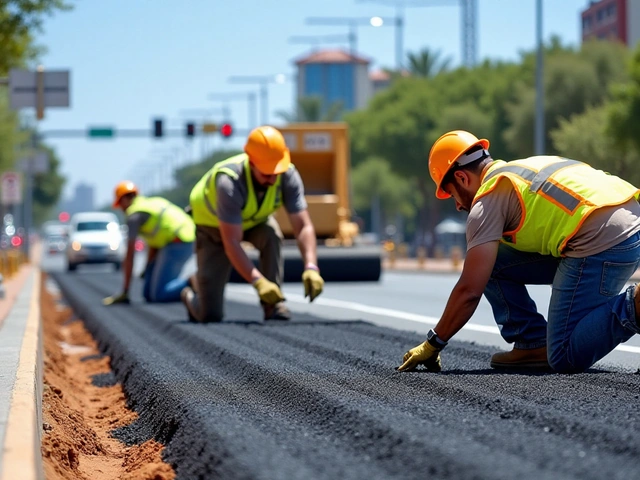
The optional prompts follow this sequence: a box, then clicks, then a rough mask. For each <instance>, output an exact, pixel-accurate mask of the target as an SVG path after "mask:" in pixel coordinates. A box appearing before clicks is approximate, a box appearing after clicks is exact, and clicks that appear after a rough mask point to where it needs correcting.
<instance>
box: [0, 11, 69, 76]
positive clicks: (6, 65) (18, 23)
mask: <svg viewBox="0 0 640 480" xmlns="http://www.w3.org/2000/svg"><path fill="white" fill-rule="evenodd" d="M69 8H71V7H70V6H69V4H67V3H66V2H65V1H64V0H2V1H0V38H1V39H2V41H0V75H6V74H7V73H8V72H9V70H10V69H11V68H14V67H22V66H24V65H25V64H26V62H28V61H31V60H34V59H36V57H37V56H38V55H39V54H41V53H42V51H43V49H42V48H41V47H37V46H36V45H35V44H34V41H33V39H34V33H37V32H39V31H40V30H41V28H42V22H43V18H44V17H45V16H48V15H52V14H53V13H55V12H56V11H59V10H68V9H69Z"/></svg>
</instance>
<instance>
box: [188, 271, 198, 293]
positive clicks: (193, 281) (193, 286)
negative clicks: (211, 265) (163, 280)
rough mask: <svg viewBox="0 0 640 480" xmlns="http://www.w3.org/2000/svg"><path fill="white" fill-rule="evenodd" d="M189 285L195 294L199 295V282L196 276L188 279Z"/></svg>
mask: <svg viewBox="0 0 640 480" xmlns="http://www.w3.org/2000/svg"><path fill="white" fill-rule="evenodd" d="M187 285H189V286H190V287H191V290H193V292H194V293H195V294H196V295H197V294H198V293H199V290H198V281H197V279H196V276H195V274H194V275H191V276H190V277H189V278H187Z"/></svg>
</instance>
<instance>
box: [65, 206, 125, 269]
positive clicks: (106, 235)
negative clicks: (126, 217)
mask: <svg viewBox="0 0 640 480" xmlns="http://www.w3.org/2000/svg"><path fill="white" fill-rule="evenodd" d="M124 248H125V245H124V241H123V236H122V232H121V230H120V223H119V222H118V217H117V216H116V215H115V214H113V213H109V212H83V213H76V214H74V215H73V216H72V217H71V220H70V222H69V238H68V241H67V261H68V270H69V271H70V272H72V271H74V270H75V269H76V268H77V267H78V265H80V264H81V263H112V264H113V265H114V266H115V267H116V270H119V269H120V266H121V265H122V261H123V259H124Z"/></svg>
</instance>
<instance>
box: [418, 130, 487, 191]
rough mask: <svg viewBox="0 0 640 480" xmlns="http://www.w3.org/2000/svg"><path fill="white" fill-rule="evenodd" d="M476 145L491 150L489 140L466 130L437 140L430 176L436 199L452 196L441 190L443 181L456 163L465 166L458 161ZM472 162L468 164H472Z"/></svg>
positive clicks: (453, 132) (430, 165)
mask: <svg viewBox="0 0 640 480" xmlns="http://www.w3.org/2000/svg"><path fill="white" fill-rule="evenodd" d="M476 145H482V148H483V149H484V150H486V149H488V148H489V140H486V139H484V138H481V139H478V137H476V136H475V135H473V134H472V133H469V132H465V131H464V130H453V131H451V132H447V133H445V134H444V135H442V136H441V137H440V138H439V139H438V140H436V142H435V143H434V144H433V146H432V147H431V152H429V174H430V175H431V178H432V179H433V181H434V182H435V184H436V197H438V198H441V199H444V198H449V197H450V196H451V195H449V194H448V193H447V192H445V191H444V190H443V189H442V188H441V184H442V180H443V179H444V177H445V175H446V174H447V172H448V171H449V170H451V168H452V167H453V166H454V165H456V163H457V164H458V165H464V164H463V163H461V162H459V161H458V159H459V158H460V157H461V156H462V155H463V154H464V153H465V152H466V151H467V150H469V149H470V148H471V147H474V146H476ZM470 160H471V161H473V160H477V159H476V158H474V159H470ZM471 161H469V162H466V163H471Z"/></svg>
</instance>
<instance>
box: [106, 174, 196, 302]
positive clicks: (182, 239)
mask: <svg viewBox="0 0 640 480" xmlns="http://www.w3.org/2000/svg"><path fill="white" fill-rule="evenodd" d="M113 208H121V209H122V211H123V212H125V214H126V216H127V227H128V230H129V238H128V241H127V254H126V257H125V260H124V265H123V273H124V286H123V288H122V293H120V294H117V295H113V296H111V297H107V298H105V299H104V300H103V302H102V303H104V304H105V305H111V304H114V303H129V293H128V292H129V285H130V283H131V274H132V271H133V256H134V253H135V242H136V238H137V237H138V235H140V236H141V237H142V238H144V240H145V242H146V243H147V245H148V247H149V253H148V257H147V265H146V267H145V270H144V288H143V296H144V298H145V299H146V300H147V302H176V301H178V300H180V292H181V291H182V289H183V288H184V287H185V286H186V285H187V284H188V280H187V279H186V278H179V275H180V272H181V271H182V268H183V267H184V265H185V263H186V262H187V261H188V260H189V258H190V257H191V255H192V254H193V242H194V240H195V226H194V224H193V220H192V219H191V217H190V216H189V215H187V214H186V213H185V211H184V210H183V209H181V208H180V207H178V206H176V205H174V204H173V203H171V202H169V201H168V200H165V199H164V198H160V197H143V196H141V195H138V188H137V187H136V186H135V185H134V184H133V183H132V182H129V181H124V182H121V183H119V184H118V185H117V186H116V189H115V201H114V203H113Z"/></svg>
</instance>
